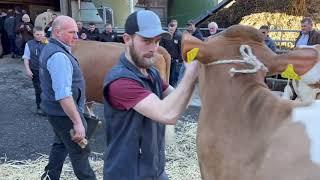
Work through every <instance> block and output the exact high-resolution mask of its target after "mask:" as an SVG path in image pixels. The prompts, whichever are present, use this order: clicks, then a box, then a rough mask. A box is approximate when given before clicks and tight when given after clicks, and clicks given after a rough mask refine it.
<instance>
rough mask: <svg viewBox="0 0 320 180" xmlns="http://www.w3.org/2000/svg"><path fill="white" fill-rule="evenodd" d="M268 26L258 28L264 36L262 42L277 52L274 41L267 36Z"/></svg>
mask: <svg viewBox="0 0 320 180" xmlns="http://www.w3.org/2000/svg"><path fill="white" fill-rule="evenodd" d="M269 29H270V28H269V26H267V25H263V26H261V27H260V28H259V31H260V32H261V33H262V34H263V36H264V43H265V44H266V45H267V46H268V47H269V48H270V49H271V50H272V51H273V52H277V46H276V43H275V42H274V41H273V40H272V39H271V38H270V37H269Z"/></svg>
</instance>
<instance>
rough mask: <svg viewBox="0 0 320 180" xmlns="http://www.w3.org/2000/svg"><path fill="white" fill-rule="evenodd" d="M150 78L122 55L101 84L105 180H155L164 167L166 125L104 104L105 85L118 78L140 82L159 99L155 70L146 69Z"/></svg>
mask: <svg viewBox="0 0 320 180" xmlns="http://www.w3.org/2000/svg"><path fill="white" fill-rule="evenodd" d="M148 73H149V75H150V77H151V78H152V80H151V79H150V78H147V77H146V76H145V75H143V74H142V73H141V72H140V71H139V70H138V69H137V68H136V67H135V66H134V65H133V64H132V63H130V62H129V61H128V60H127V59H126V57H125V55H124V54H122V55H121V57H120V61H119V63H118V64H117V65H115V66H114V67H113V68H112V69H111V70H110V72H109V73H108V75H107V76H106V79H105V83H104V98H105V103H104V104H105V107H104V114H105V120H106V135H107V147H106V150H105V164H104V179H116V180H128V179H129V180H143V179H144V178H143V177H158V176H159V175H160V174H161V173H162V172H163V171H164V167H165V161H166V160H165V142H164V135H165V125H164V124H161V123H158V122H156V121H153V120H151V119H149V118H147V117H145V116H143V115H141V114H140V113H138V112H136V111H135V110H134V109H129V110H118V109H115V108H113V107H112V106H111V105H110V104H109V102H108V101H107V98H106V97H107V96H108V92H107V89H108V86H109V84H110V83H111V82H113V81H114V80H117V79H119V78H130V79H133V80H136V81H138V82H139V83H141V84H142V85H143V86H144V87H145V88H146V89H149V90H151V91H152V92H153V93H155V94H156V95H157V96H158V97H159V98H160V99H162V82H161V78H160V75H159V73H158V71H157V70H156V69H155V68H150V69H148Z"/></svg>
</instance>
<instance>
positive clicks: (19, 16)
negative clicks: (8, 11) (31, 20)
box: [14, 6, 23, 28]
mask: <svg viewBox="0 0 320 180" xmlns="http://www.w3.org/2000/svg"><path fill="white" fill-rule="evenodd" d="M22 16H23V14H22V10H21V7H20V6H16V7H14V17H15V20H14V23H15V25H16V27H15V28H17V26H18V25H19V24H20V23H21V22H22Z"/></svg>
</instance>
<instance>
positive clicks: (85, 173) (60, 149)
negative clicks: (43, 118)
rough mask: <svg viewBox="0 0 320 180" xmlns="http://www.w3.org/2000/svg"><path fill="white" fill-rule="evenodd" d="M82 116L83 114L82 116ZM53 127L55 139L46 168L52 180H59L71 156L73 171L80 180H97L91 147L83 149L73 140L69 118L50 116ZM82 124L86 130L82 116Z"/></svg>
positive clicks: (71, 124)
mask: <svg viewBox="0 0 320 180" xmlns="http://www.w3.org/2000/svg"><path fill="white" fill-rule="evenodd" d="M81 116H82V114H81ZM48 119H49V122H50V124H51V126H52V127H53V130H54V133H55V138H54V142H53V144H52V147H51V152H50V156H49V163H48V165H47V166H46V167H45V171H46V172H47V173H48V175H49V177H50V179H51V180H59V178H60V174H61V170H62V166H63V163H64V161H65V159H66V157H67V155H68V154H69V157H70V161H71V164H72V167H73V171H74V173H75V175H76V176H77V178H78V179H80V180H96V176H95V174H94V172H93V170H92V168H91V167H90V164H89V160H88V157H89V154H90V149H89V145H87V147H86V148H84V149H82V148H81V147H80V146H79V145H78V144H77V143H75V142H74V141H72V140H71V137H70V129H71V128H73V123H72V121H71V120H70V119H69V118H68V117H64V116H48ZM82 122H83V125H84V127H85V128H86V121H85V120H84V118H83V116H82Z"/></svg>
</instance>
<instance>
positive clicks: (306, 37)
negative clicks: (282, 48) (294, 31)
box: [296, 34, 309, 46]
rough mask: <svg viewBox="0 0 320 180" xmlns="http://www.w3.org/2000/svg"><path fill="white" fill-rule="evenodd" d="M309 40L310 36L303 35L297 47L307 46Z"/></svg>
mask: <svg viewBox="0 0 320 180" xmlns="http://www.w3.org/2000/svg"><path fill="white" fill-rule="evenodd" d="M308 40H309V34H301V37H300V39H299V40H298V42H297V45H296V46H301V45H307V44H308Z"/></svg>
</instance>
